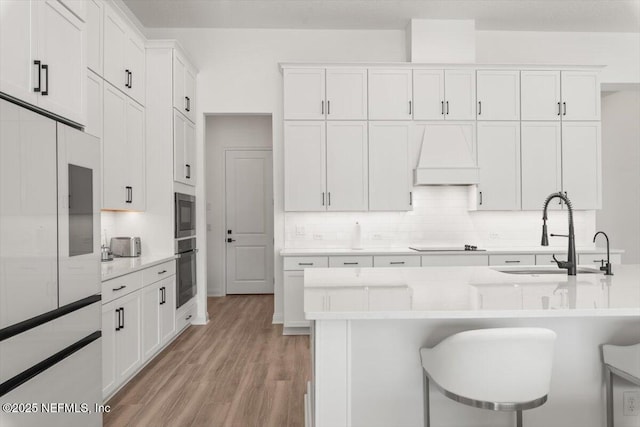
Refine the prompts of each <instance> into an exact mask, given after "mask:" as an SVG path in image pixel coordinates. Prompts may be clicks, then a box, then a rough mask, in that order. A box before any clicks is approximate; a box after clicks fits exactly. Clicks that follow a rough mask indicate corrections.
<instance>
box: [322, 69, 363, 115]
mask: <svg viewBox="0 0 640 427" xmlns="http://www.w3.org/2000/svg"><path fill="white" fill-rule="evenodd" d="M326 117H327V120H366V119H367V70H366V69H365V68H335V69H328V70H326Z"/></svg>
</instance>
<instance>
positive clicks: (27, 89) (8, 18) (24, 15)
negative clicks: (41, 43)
mask: <svg viewBox="0 0 640 427" xmlns="http://www.w3.org/2000/svg"><path fill="white" fill-rule="evenodd" d="M37 7H38V4H37V3H36V2H31V1H24V0H2V1H0V92H4V93H6V94H8V95H11V96H13V97H15V98H18V99H21V100H23V101H25V102H28V103H30V104H33V105H35V104H36V103H37V98H38V95H37V93H36V92H35V91H34V88H37V87H38V72H37V69H38V68H37V67H36V66H34V64H33V61H34V60H38V59H39V58H38V57H37V51H36V48H37V41H36V37H35V31H34V27H35V26H36V25H37V22H35V17H36V15H35V9H36V8H37Z"/></svg>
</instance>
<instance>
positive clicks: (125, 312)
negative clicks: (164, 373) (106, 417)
mask: <svg viewBox="0 0 640 427" xmlns="http://www.w3.org/2000/svg"><path fill="white" fill-rule="evenodd" d="M115 302H116V305H117V307H118V308H119V309H120V330H119V331H117V332H116V368H117V371H116V372H117V375H118V378H119V380H120V382H122V381H124V380H126V379H127V378H128V377H129V376H131V374H133V373H134V372H135V371H136V370H137V369H138V367H140V365H141V364H142V351H141V345H140V344H141V341H142V340H141V338H142V337H141V334H140V331H141V326H142V325H141V298H140V291H136V292H133V293H131V294H129V295H127V296H124V297H122V298H120V299H118V300H116V301H115Z"/></svg>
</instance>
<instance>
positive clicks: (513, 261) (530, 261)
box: [489, 254, 536, 265]
mask: <svg viewBox="0 0 640 427" xmlns="http://www.w3.org/2000/svg"><path fill="white" fill-rule="evenodd" d="M535 264H536V256H535V255H533V254H512V255H511V254H510V255H489V265H535Z"/></svg>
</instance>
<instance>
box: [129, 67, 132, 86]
mask: <svg viewBox="0 0 640 427" xmlns="http://www.w3.org/2000/svg"><path fill="white" fill-rule="evenodd" d="M129 89H133V71H129Z"/></svg>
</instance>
